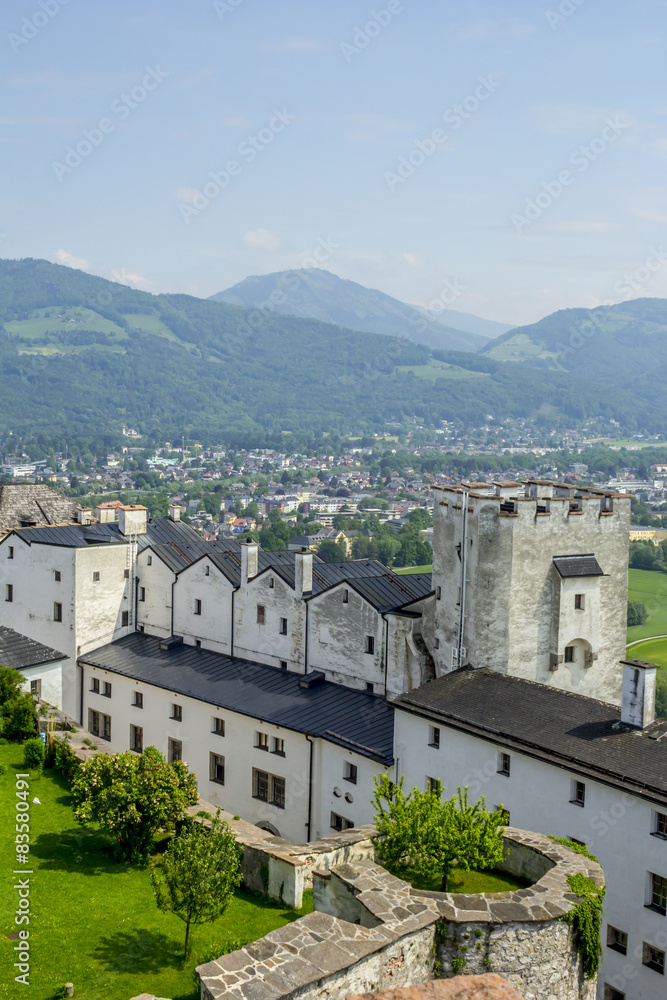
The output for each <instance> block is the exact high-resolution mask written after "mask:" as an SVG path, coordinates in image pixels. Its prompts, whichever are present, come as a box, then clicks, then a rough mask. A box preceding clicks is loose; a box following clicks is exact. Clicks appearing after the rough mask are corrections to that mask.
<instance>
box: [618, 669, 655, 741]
mask: <svg viewBox="0 0 667 1000" xmlns="http://www.w3.org/2000/svg"><path fill="white" fill-rule="evenodd" d="M621 662H622V664H623V702H622V706H621V722H623V723H625V725H626V726H633V727H634V728H635V729H645V728H646V727H647V726H650V725H651V723H652V722H653V721H654V719H655V685H656V675H657V670H658V668H657V666H656V664H655V663H645V662H644V660H622V661H621Z"/></svg>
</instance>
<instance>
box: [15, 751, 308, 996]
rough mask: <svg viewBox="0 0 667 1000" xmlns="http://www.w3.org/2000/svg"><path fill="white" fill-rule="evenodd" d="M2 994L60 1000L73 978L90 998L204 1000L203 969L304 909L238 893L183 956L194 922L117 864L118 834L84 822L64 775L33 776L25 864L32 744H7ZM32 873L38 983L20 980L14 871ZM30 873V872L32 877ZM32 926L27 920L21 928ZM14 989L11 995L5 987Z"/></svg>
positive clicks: (145, 879)
mask: <svg viewBox="0 0 667 1000" xmlns="http://www.w3.org/2000/svg"><path fill="white" fill-rule="evenodd" d="M0 761H2V762H3V763H5V764H6V765H7V773H6V774H4V775H0V803H2V809H1V810H0V858H1V859H2V884H1V887H0V899H1V900H2V907H1V909H0V917H1V920H2V927H1V930H0V984H1V985H0V997H12V998H13V997H19V996H29V997H30V1000H51V998H52V996H53V994H54V992H55V990H56V988H57V987H58V986H60V985H62V984H63V983H65V982H73V983H74V989H75V995H76V996H77V997H80V998H81V1000H129V998H130V997H132V996H136V995H137V994H139V993H143V992H147V993H154V994H155V995H156V996H160V997H171V998H172V1000H198V998H199V990H198V989H197V988H196V985H195V980H194V975H193V969H194V967H195V965H200V964H201V963H202V962H206V961H209V960H210V959H212V958H215V957H217V956H218V955H220V954H222V953H223V952H224V951H231V950H234V949H235V948H238V947H241V946H242V945H243V944H246V943H247V942H249V941H254V940H256V939H257V938H259V937H262V936H263V935H264V934H268V932H269V931H271V930H274V929H275V928H277V927H282V926H283V925H284V924H286V923H289V922H290V921H292V920H295V919H296V918H297V917H298V916H301V915H302V914H303V913H305V912H307V911H308V910H309V909H311V908H312V899H310V900H309V902H308V903H307V904H306V906H305V908H304V910H302V911H298V912H297V911H294V910H290V909H289V908H287V907H285V906H280V905H270V904H268V903H266V902H264V901H263V900H261V899H259V898H257V897H255V896H251V895H249V894H248V893H244V892H241V891H238V892H237V893H236V896H235V898H234V899H233V901H232V902H231V904H230V906H229V908H228V909H227V912H226V913H225V914H223V916H222V917H221V918H220V919H219V920H218V921H216V922H215V923H213V924H203V925H201V926H199V927H195V928H193V930H192V932H191V939H192V947H191V957H190V959H189V961H188V963H187V965H184V964H183V962H182V959H181V956H182V951H183V939H184V934H185V925H184V924H183V923H182V922H181V921H180V920H178V919H177V918H176V917H175V916H173V914H167V913H161V912H160V911H159V910H158V908H157V906H156V905H155V901H154V897H153V890H152V887H151V881H150V873H149V871H148V869H147V868H142V867H138V866H131V865H125V864H116V863H115V862H114V861H113V859H112V857H111V853H110V843H111V842H110V840H109V839H108V838H107V837H106V836H105V835H103V834H101V833H99V832H98V831H97V830H95V829H90V830H84V829H82V828H81V827H80V826H78V825H77V824H76V823H75V821H74V817H73V814H72V810H71V807H70V796H69V795H68V790H67V785H66V783H65V782H64V780H63V779H61V778H60V776H59V775H56V774H55V772H52V771H46V772H45V774H44V776H43V777H42V778H37V777H36V776H33V777H32V779H31V780H30V795H29V799H28V801H29V802H31V803H32V800H33V798H34V797H37V798H39V800H40V802H41V805H36V804H31V806H30V855H29V857H30V864H29V865H25V866H21V865H17V864H16V863H15V854H14V850H13V845H14V811H13V805H14V803H15V802H17V801H18V800H17V799H16V798H15V787H14V783H15V775H14V772H15V771H23V766H22V764H23V748H22V747H21V746H17V745H15V744H10V745H8V746H0ZM18 868H25V869H27V870H32V872H33V874H32V876H31V883H30V888H31V894H30V910H31V914H30V925H29V926H28V927H27V929H28V930H29V932H30V938H29V944H30V954H31V962H30V986H29V988H28V989H25V987H23V986H22V985H21V984H19V983H14V981H13V980H14V976H15V975H16V970H14V968H13V963H14V961H16V959H15V957H14V956H15V952H14V950H13V948H14V945H15V943H16V942H15V941H13V940H10V939H8V935H9V934H12V933H15V932H16V931H17V930H18V929H19V928H18V927H17V926H15V924H14V912H15V910H16V904H17V899H18V895H17V892H16V891H15V890H14V889H13V888H12V886H13V884H14V880H15V878H20V877H21V876H14V875H13V874H12V872H13V871H14V869H18ZM25 877H27V876H25ZM21 926H22V927H23V928H26V925H21ZM3 990H6V992H3Z"/></svg>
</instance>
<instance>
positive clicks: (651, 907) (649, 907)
mask: <svg viewBox="0 0 667 1000" xmlns="http://www.w3.org/2000/svg"><path fill="white" fill-rule="evenodd" d="M644 909H645V910H653V912H654V913H659V914H660V916H661V917H664V916H665V915H667V908H665V907H664V906H656V904H655V903H645V904H644Z"/></svg>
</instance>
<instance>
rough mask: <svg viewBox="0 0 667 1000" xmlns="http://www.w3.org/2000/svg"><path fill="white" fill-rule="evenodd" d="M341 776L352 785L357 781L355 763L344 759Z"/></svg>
mask: <svg viewBox="0 0 667 1000" xmlns="http://www.w3.org/2000/svg"><path fill="white" fill-rule="evenodd" d="M343 778H344V779H345V781H349V782H351V783H352V784H353V785H356V783H357V765H356V764H350V762H349V761H347V760H346V761H345V764H344V765H343Z"/></svg>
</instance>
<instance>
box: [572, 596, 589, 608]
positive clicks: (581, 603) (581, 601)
mask: <svg viewBox="0 0 667 1000" xmlns="http://www.w3.org/2000/svg"><path fill="white" fill-rule="evenodd" d="M585 605H586V598H585V596H584V594H575V595H574V607H575V609H576V610H577V611H583V610H584V608H585Z"/></svg>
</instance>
